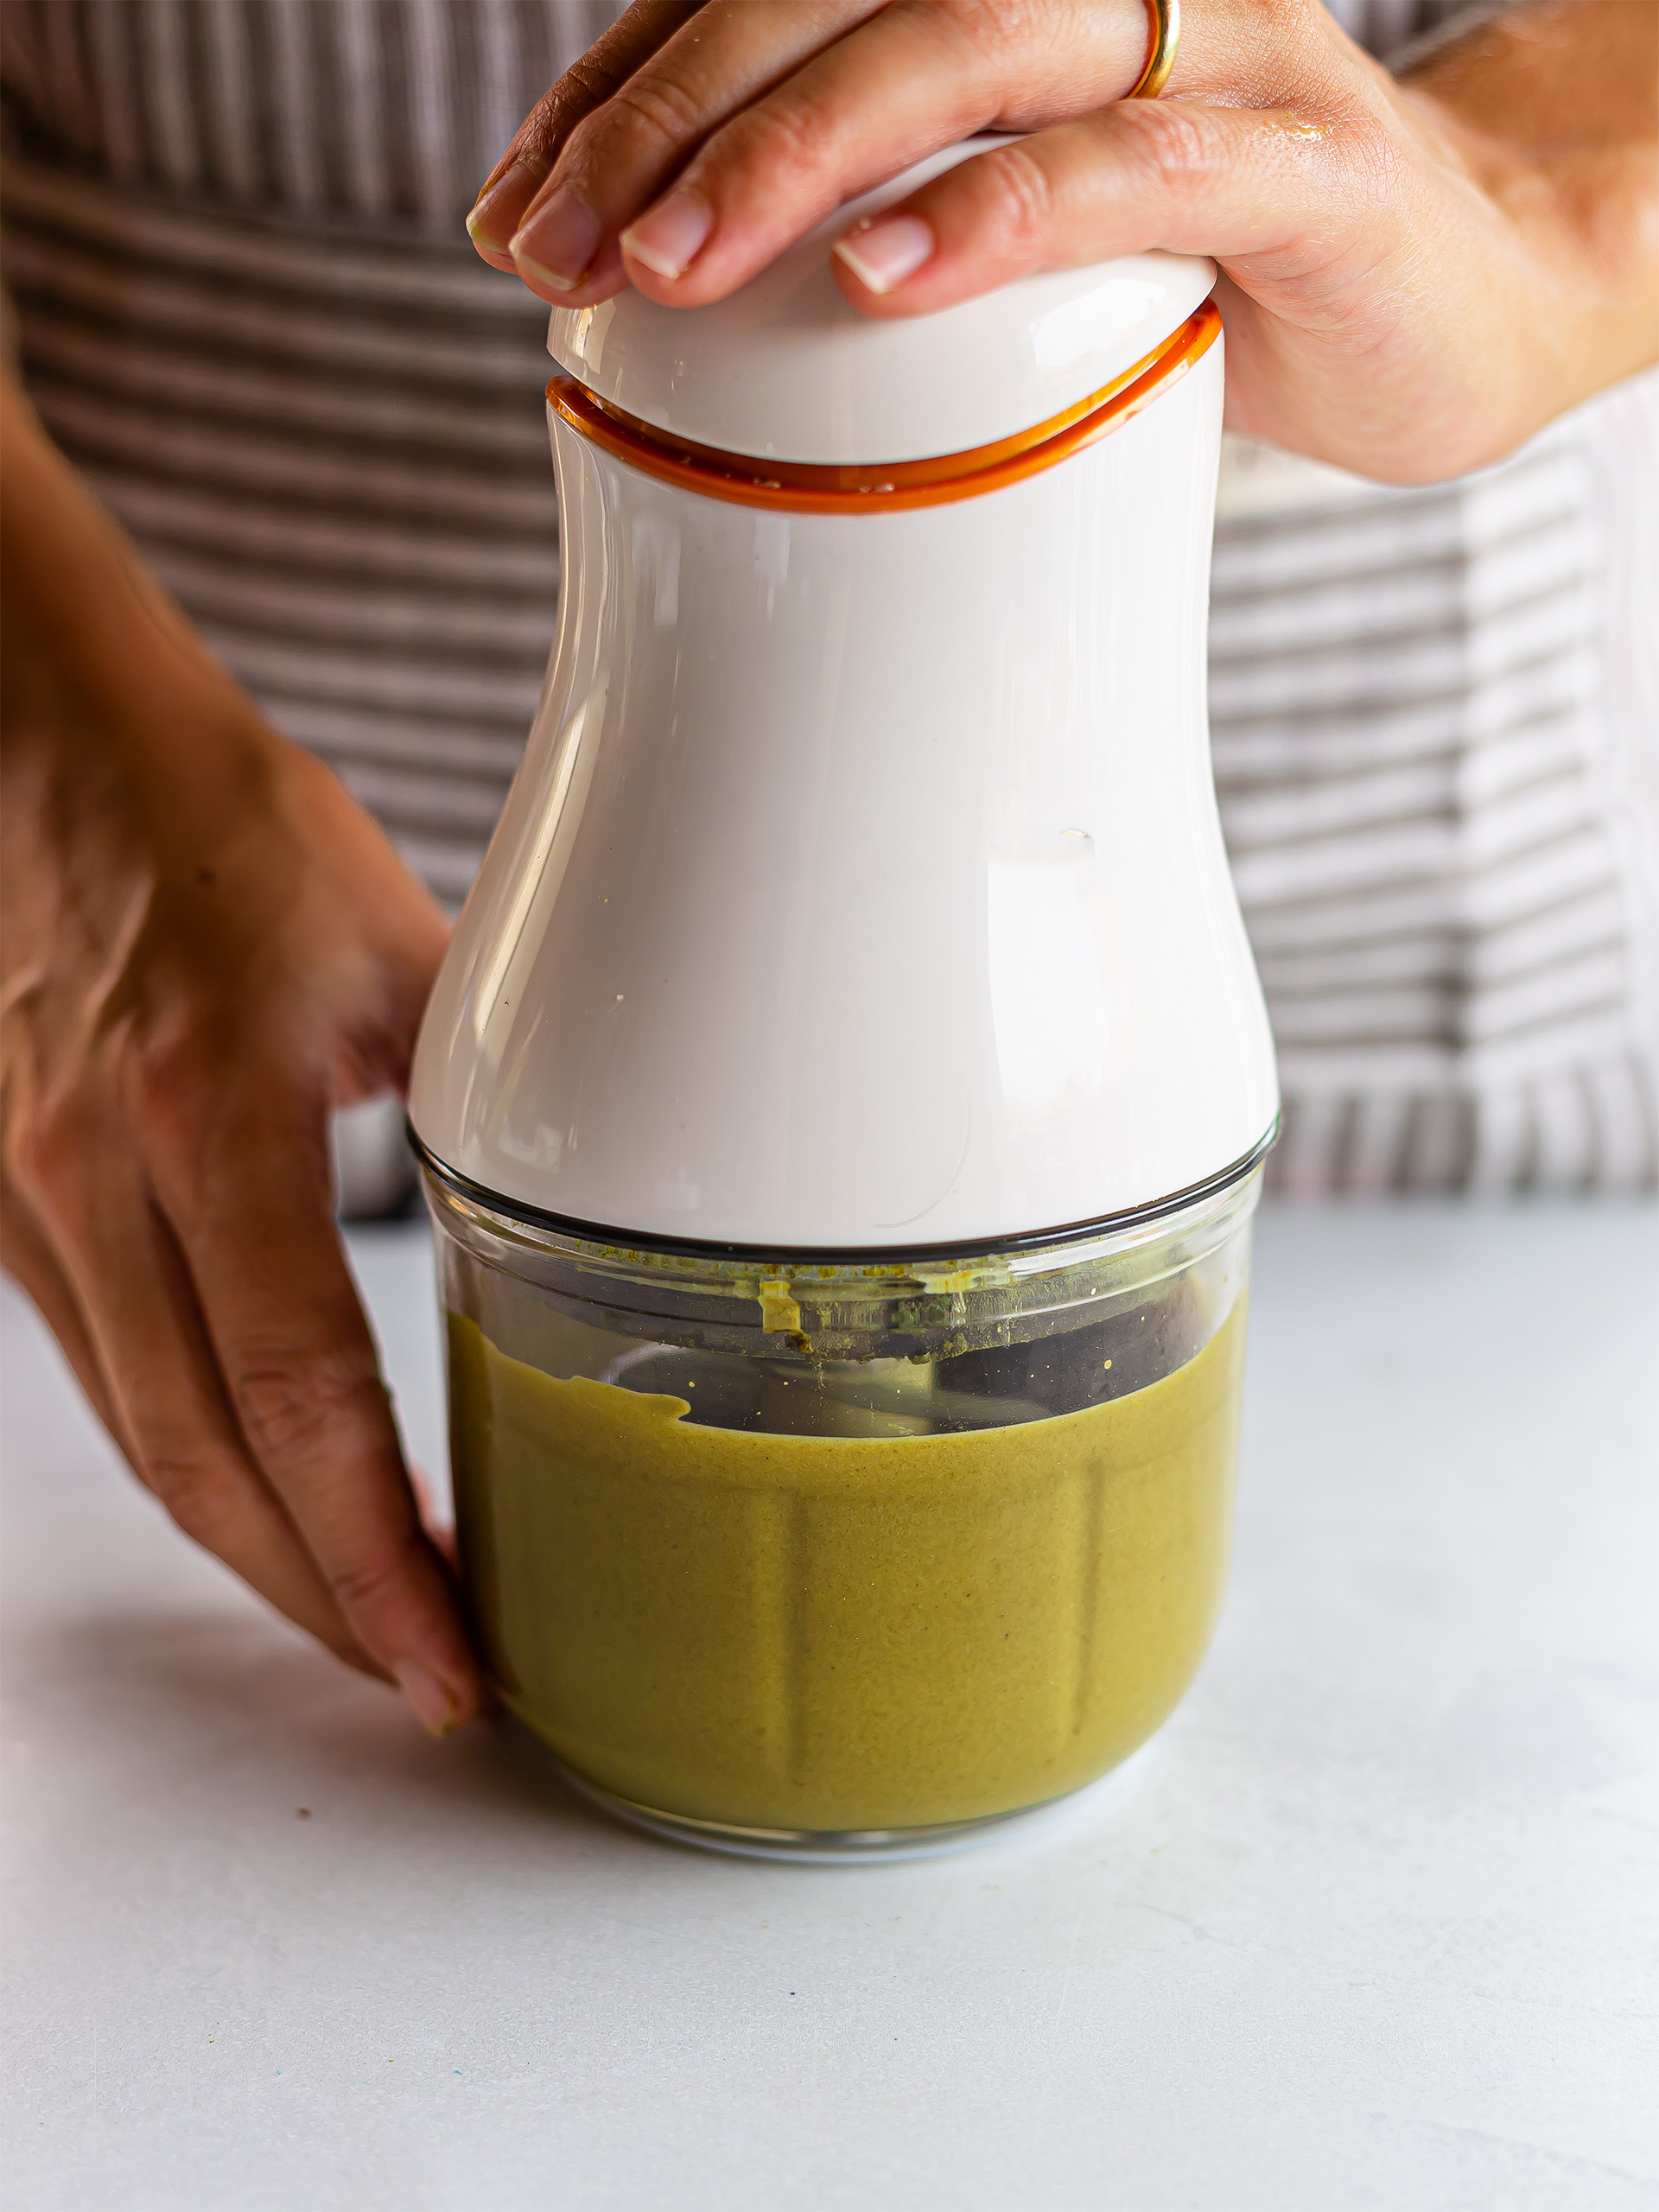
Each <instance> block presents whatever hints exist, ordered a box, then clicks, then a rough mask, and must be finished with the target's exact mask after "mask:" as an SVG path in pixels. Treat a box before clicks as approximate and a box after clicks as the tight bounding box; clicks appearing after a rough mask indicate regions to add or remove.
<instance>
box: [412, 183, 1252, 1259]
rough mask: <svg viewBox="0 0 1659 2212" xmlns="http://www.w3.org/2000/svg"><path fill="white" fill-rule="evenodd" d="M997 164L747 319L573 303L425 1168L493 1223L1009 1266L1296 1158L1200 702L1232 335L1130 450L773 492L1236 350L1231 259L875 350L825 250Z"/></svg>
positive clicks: (1117, 272) (431, 1043) (945, 327)
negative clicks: (506, 760)
mask: <svg viewBox="0 0 1659 2212" xmlns="http://www.w3.org/2000/svg"><path fill="white" fill-rule="evenodd" d="M974 150H976V149H975V147H974V146H973V144H972V143H970V144H969V146H967V147H963V148H957V149H951V150H950V152H949V153H948V154H945V155H942V156H936V157H935V158H934V159H933V160H932V161H931V162H927V163H924V164H922V165H921V166H920V167H919V168H918V169H915V170H912V171H911V172H910V173H909V174H908V175H906V176H904V177H901V178H899V179H898V180H896V181H894V182H893V184H892V185H890V186H888V187H887V188H885V190H884V191H883V192H880V193H878V194H871V195H870V196H869V198H868V200H866V201H864V202H861V203H860V204H859V205H858V206H856V207H851V208H844V209H842V211H841V213H840V214H839V215H838V216H837V217H836V219H834V221H833V222H832V223H829V224H827V225H825V226H823V228H822V230H821V231H820V232H817V233H815V234H814V235H813V236H812V237H810V238H808V239H807V240H805V241H804V243H803V244H802V245H798V246H797V247H796V248H794V249H793V250H791V251H790V252H789V253H787V254H785V256H784V257H782V259H781V260H780V261H779V263H777V264H774V265H773V267H772V269H771V270H768V271H767V272H766V274H765V275H763V276H762V277H759V278H757V279H755V280H754V281H753V283H750V284H749V285H747V287H745V288H744V289H742V290H741V291H740V292H739V293H738V294H736V295H735V296H734V297H733V298H732V299H730V300H728V301H726V302H721V303H719V304H716V305H715V306H712V307H708V308H697V309H690V310H683V309H682V310H676V309H672V308H664V307H661V306H659V305H657V304H656V303H654V302H651V301H648V300H646V299H645V298H643V297H642V296H639V294H636V293H624V294H622V295H621V296H619V297H618V298H616V299H614V300H611V301H608V302H605V303H604V304H602V305H601V306H599V307H596V308H586V309H581V310H575V311H570V312H564V311H556V312H555V313H554V315H553V317H552V324H551V330H550V340H549V344H550V351H551V352H552V353H553V354H554V356H555V359H556V361H557V362H558V363H559V364H560V365H561V366H562V368H563V370H564V371H565V372H567V373H568V374H569V376H570V377H571V378H575V380H576V385H578V386H580V387H582V388H584V390H585V392H586V394H587V395H588V396H590V397H591V399H592V401H593V402H594V405H593V406H592V407H590V409H589V410H588V418H589V419H588V420H587V421H586V423H585V424H583V425H582V426H579V425H578V423H577V422H576V421H575V420H573V419H570V410H569V409H565V410H561V409H559V408H557V407H555V406H553V405H552V404H550V423H551V431H552V440H553V451H554V458H555V463H556V471H557V477H558V486H559V496H560V505H561V513H562V517H563V586H562V593H561V601H560V609H559V619H558V630H557V638H556V644H555V647H554V650H553V653H552V657H551V660H550V665H549V669H548V673H547V679H546V683H545V685H544V687H543V695H542V699H541V703H540V706H539V709H538V710H537V716H536V720H535V724H534V727H533V729H532V732H531V738H530V742H529V746H528V749H527V751H526V753H525V756H524V761H523V764H522V766H521V767H520V769H519V771H518V777H517V779H516V781H515V782H514V785H513V786H512V792H511V794H510V796H509V798H508V800H507V803H506V806H505V811H504V813H503V816H502V818H501V821H500V823H499V827H498V829H497V830H496V833H495V836H494V839H493V842H492V844H491V846H490V849H489V852H488V855H487V857H486V861H485V862H484V865H483V868H482V871H481V873H480V876H479V879H478V880H477V882H476V884H475V885H474V888H473V891H472V894H471V896H470V898H469V899H467V905H466V907H465V910H464V912H463V913H462V915H461V920H460V923H459V925H458V927H457V929H456V931H455V935H454V942H453V944H451V946H450V949H449V951H448V956H447V957H446V959H445V961H444V963H443V966H442V972H441V974H440V976H439V978H438V981H437V984H436V988H435V991H434V994H433V997H432V1001H431V1004H430V1006H429V1010H428V1013H427V1015H426V1020H425V1023H424V1026H423V1030H422V1033H421V1038H420V1042H419V1046H418V1050H417V1052H416V1062H415V1068H414V1077H413V1083H412V1086H411V1096H410V1122H411V1126H412V1128H413V1130H414V1132H415V1135H416V1141H417V1143H418V1145H419V1147H420V1148H421V1150H422V1151H423V1154H424V1156H425V1157H426V1160H427V1161H428V1164H429V1166H430V1167H431V1168H432V1169H433V1170H434V1172H435V1173H441V1174H442V1175H445V1176H446V1177H448V1178H449V1179H452V1180H453V1181H454V1182H455V1183H456V1184H457V1185H459V1186H461V1188H462V1189H470V1190H471V1191H473V1192H475V1193H476V1194H477V1195H478V1196H480V1198H484V1199H485V1200H486V1203H488V1204H490V1205H494V1206H496V1207H498V1208H504V1209H505V1210H506V1211H509V1212H512V1211H519V1212H521V1213H523V1214H524V1215H525V1216H527V1217H531V1218H538V1217H539V1218H546V1219H548V1220H549V1221H550V1222H551V1223H552V1224H555V1225H559V1226H563V1227H574V1228H577V1229H579V1230H588V1229H596V1230H603V1231H610V1232H616V1233H617V1234H618V1235H620V1236H621V1237H623V1238H624V1239H626V1240H636V1239H637V1240H641V1241H644V1242H645V1243H651V1242H657V1243H670V1244H680V1245H683V1246H686V1247H689V1248H695V1247H697V1246H706V1245H719V1246H724V1247H727V1248H733V1249H760V1250H766V1251H772V1252H779V1253H793V1254H800V1255H811V1254H826V1255H827V1254H848V1253H862V1252H869V1253H881V1252H893V1251H903V1252H906V1253H916V1252H919V1251H926V1250H930V1249H941V1248H943V1249H950V1248H952V1247H954V1248H957V1249H964V1248H977V1249H990V1248H995V1247H1003V1246H1007V1245H1008V1244H1010V1243H1014V1242H1017V1241H1019V1242H1023V1241H1025V1240H1027V1239H1035V1238H1039V1237H1047V1236H1053V1235H1055V1234H1058V1233H1064V1232H1066V1231H1069V1230H1072V1229H1074V1228H1082V1227H1084V1225H1090V1226H1092V1225H1096V1224H1111V1223H1113V1222H1114V1221H1116V1220H1118V1219H1121V1218H1127V1217H1133V1216H1135V1215H1136V1214H1137V1213H1140V1214H1147V1213H1152V1212H1156V1211H1161V1210H1163V1209H1166V1208H1167V1207H1168V1206H1170V1205H1174V1204H1177V1203H1179V1202H1180V1201H1182V1200H1184V1199H1190V1198H1192V1197H1193V1196H1194V1195H1196V1194H1198V1193H1199V1192H1203V1191H1205V1189H1206V1188H1210V1187H1220V1186H1222V1185H1224V1184H1225V1182H1226V1181H1227V1180H1228V1179H1230V1178H1232V1177H1234V1176H1236V1175H1241V1174H1243V1173H1246V1172H1248V1171H1249V1167H1250V1166H1253V1164H1254V1163H1255V1160H1257V1159H1258V1158H1259V1156H1260V1154H1261V1153H1262V1150H1263V1148H1264V1147H1265V1146H1266V1144H1267V1143H1268V1141H1270V1139H1271V1135H1272V1132H1273V1130H1274V1126H1275V1122H1276V1117H1277V1111H1278V1099H1277V1088H1276V1082H1275V1077H1274V1059H1273V1048H1272V1042H1271V1038H1270V1035H1269V1032H1268V1020H1267V1014H1266V1010H1265V1007H1264V1005H1263V1002H1262V994H1261V989H1260V987H1259V984H1258V982H1257V979H1256V976H1255V967H1254V963H1253V962H1252V959H1251V956H1250V951H1249V944H1248V942H1247V940H1246V938H1245V934H1244V930H1243V923H1242V920H1241V918H1240V914H1239V911H1238V906H1237V902H1236V899H1235V897H1234V893H1233V889H1232V884H1231V880H1230V874H1229V870H1228V865H1227V859H1226V855H1225V851H1224V846H1223V842H1222V836H1221V829H1220V824H1219V821H1218V818H1217V809H1216V803H1215V796H1214V791H1213V785H1212V782H1211V768H1210V759H1209V734H1208V724H1207V716H1206V707H1205V620H1206V613H1207V603H1208V588H1209V563H1210V547H1211V531H1212V518H1213V510H1214V496H1215V484H1216V474H1217V455H1218V450H1219V440H1220V424H1221V405H1222V345H1221V341H1220V338H1219V335H1218V331H1215V332H1212V334H1213V336H1214V342H1212V343H1209V344H1208V345H1207V348H1205V349H1204V350H1201V351H1200V352H1199V353H1198V355H1197V357H1196V358H1194V359H1192V360H1191V363H1190V365H1188V366H1186V368H1185V373H1180V374H1177V375H1174V376H1173V377H1168V378H1164V380H1163V381H1162V382H1161V383H1157V379H1156V378H1154V383H1157V389H1156V390H1155V391H1154V396H1153V397H1151V398H1150V400H1149V401H1148V402H1147V404H1144V405H1143V406H1141V409H1140V411H1138V412H1132V413H1129V414H1128V416H1127V417H1126V418H1125V419H1122V420H1119V421H1117V422H1116V427H1114V428H1112V429H1110V431H1109V435H1096V436H1092V437H1088V438H1084V440H1083V441H1082V442H1080V443H1078V444H1077V447H1076V448H1075V449H1074V450H1071V451H1069V453H1068V454H1067V455H1066V457H1065V458H1062V459H1058V460H1054V461H1052V462H1051V463H1050V465H1046V466H1038V465H1032V466H1028V467H1026V468H1025V469H1024V471H1023V473H1021V472H1020V471H1019V470H1015V471H1014V472H1012V473H1010V472H1008V471H1006V470H1005V471H1004V472H1003V473H1002V475H1001V478H998V477H997V476H996V475H995V472H992V478H991V480H990V487H989V488H981V489H976V490H974V491H972V492H971V493H970V495H969V496H948V497H940V498H937V499H931V501H930V502H929V503H912V504H910V505H905V504H903V503H902V502H901V501H899V500H898V499H895V497H894V495H893V489H892V487H890V486H889V487H887V489H886V490H885V491H884V490H883V488H882V487H881V486H880V485H878V486H876V487H875V488H874V490H873V491H867V494H866V496H864V497H863V498H862V499H861V501H853V502H849V501H847V500H844V499H843V500H842V502H841V503H840V505H833V503H832V505H833V511H825V503H824V502H823V501H819V502H818V505H817V508H816V509H815V508H814V506H813V504H812V502H811V500H810V499H806V498H804V497H800V496H799V495H798V494H795V493H791V488H790V486H789V484H788V483H787V482H785V481H782V480H778V481H775V482H773V481H772V480H769V479H767V477H766V464H767V463H768V462H775V463H776V464H778V466H779V468H780V469H781V470H782V471H783V474H784V476H785V477H789V476H790V475H791V474H792V473H793V472H792V471H791V467H790V465H791V464H807V465H809V467H810V466H811V465H817V467H821V468H823V467H839V468H842V469H862V470H864V471H865V477H864V479H863V481H864V482H865V483H866V485H867V486H868V471H869V470H870V469H871V468H872V467H875V468H878V469H879V468H880V467H888V466H891V467H893V468H894V470H895V482H897V481H898V480H899V479H901V478H903V477H904V475H905V474H906V464H914V463H916V462H918V461H932V460H935V459H937V458H938V457H940V456H950V455H959V454H965V455H967V456H968V460H969V462H976V455H977V458H978V460H979V461H982V460H983V458H984V456H983V454H982V453H981V452H980V451H979V449H982V448H987V447H990V448H995V447H996V446H997V444H998V442H999V441H1002V442H1015V443H1017V442H1018V441H1019V440H1020V438H1021V437H1025V436H1028V435H1030V434H1031V433H1032V432H1033V429H1034V428H1035V427H1036V426H1049V427H1052V425H1053V424H1055V423H1065V422H1066V421H1068V420H1071V419H1073V418H1076V417H1077V416H1079V413H1080V410H1081V412H1082V413H1083V414H1084V415H1085V416H1087V414H1088V408H1087V403H1091V402H1092V400H1093V399H1094V398H1096V397H1097V396H1098V395H1100V394H1101V393H1102V392H1103V391H1111V390H1112V389H1114V388H1115V387H1122V386H1124V385H1125V383H1126V379H1128V378H1129V376H1130V372H1134V371H1136V370H1137V367H1138V365H1144V364H1145V362H1146V361H1147V358H1148V357H1149V356H1154V355H1157V353H1158V352H1159V349H1160V347H1164V346H1166V344H1167V341H1169V340H1171V339H1172V335H1173V334H1178V333H1179V332H1180V331H1181V330H1182V329H1183V328H1184V327H1187V326H1189V325H1191V324H1192V322H1193V321H1195V319H1196V318H1197V317H1198V316H1201V315H1205V314H1207V315H1209V317H1210V323H1211V326H1213V325H1214V322H1215V318H1214V315H1213V310H1209V309H1205V307H1204V302H1205V300H1206V298H1207V296H1208V294H1209V292H1210V290H1211V287H1212V285H1213V283H1214V276H1215V272H1214V270H1213V268H1212V267H1211V264H1208V263H1207V262H1203V261H1199V260H1195V259H1191V258H1186V257H1175V256H1169V255H1161V254H1147V255H1141V256H1136V257H1131V258H1128V259H1122V260H1118V261H1113V262H1108V263H1104V264H1099V265H1096V266H1095V267H1092V268H1085V269H1075V270H1058V271H1052V272H1047V273H1045V274H1043V275H1039V276H1037V277H1030V278H1027V279H1026V280H1024V281H1022V282H1020V283H1016V284H1014V285H1012V286H1010V287H1008V288H1007V289H1004V290H1001V291H999V292H996V293H994V294H992V295H990V296H988V297H986V298H983V299H980V300H976V301H971V302H965V303H963V304H962V305H960V306H957V307H955V308H947V309H945V310H944V311H942V312H940V313H938V314H936V315H928V316H919V317H909V318H903V319H895V320H887V321H881V320H874V319H870V318H867V317H864V316H861V315H859V314H858V313H856V311H855V310H854V309H853V308H851V307H849V305H848V304H847V303H846V302H845V301H844V300H843V299H842V296H841V294H840V293H839V291H838V290H837V289H836V285H835V283H834V282H833V279H832V277H831V275H830V270H829V244H830V242H831V240H832V239H833V238H834V237H835V236H836V235H839V233H840V232H841V231H842V229H843V228H844V227H845V226H847V225H848V224H849V222H851V221H852V220H854V219H856V217H857V215H858V213H860V212H861V209H873V208H875V207H880V206H881V205H882V204H884V203H886V202H888V201H891V200H893V199H894V198H896V197H898V196H899V194H902V193H904V192H906V191H908V190H911V189H913V188H914V186H915V184H916V183H917V182H918V181H919V180H920V179H921V178H923V177H925V176H926V175H930V174H931V173H934V172H935V171H937V169H938V168H940V167H942V166H944V164H945V163H946V162H950V161H951V160H955V159H960V158H962V157H963V155H964V154H967V153H969V152H972V151H974ZM551 389H553V388H550V390H551ZM581 396H582V395H581V393H580V392H579V393H578V397H581ZM629 418H632V427H631V428H630V429H628V430H627V434H626V435H619V436H617V437H616V438H613V439H609V440H608V441H607V439H606V438H605V437H604V436H603V435H595V434H594V425H595V424H597V425H598V429H599V431H600V432H601V434H602V433H603V432H604V430H605V426H606V424H607V423H621V424H624V425H627V424H628V423H629ZM1089 419H1090V420H1092V419H1094V418H1093V417H1092V416H1090V417H1089ZM642 433H643V434H644V435H645V439H646V440H647V442H648V441H649V439H650V437H651V435H652V434H657V435H659V436H660V437H661V438H662V439H664V440H665V441H669V442H675V441H677V442H680V444H681V446H682V447H683V448H686V449H689V450H691V451H693V452H695V450H696V449H697V448H707V449H712V450H713V454H714V456H715V461H716V463H717V462H718V459H719V456H720V455H721V454H725V455H727V456H728V457H729V467H730V469H731V471H732V474H733V478H734V480H737V479H739V478H741V480H743V482H744V483H746V484H747V485H749V486H753V485H754V484H755V483H756V482H757V481H758V482H759V484H760V489H759V491H753V489H752V490H751V491H750V493H749V495H748V496H747V498H739V497H735V496H728V491H727V489H726V488H725V486H724V484H723V481H722V480H721V477H720V474H719V472H718V467H714V468H711V467H709V457H708V454H703V455H702V467H701V468H700V469H699V468H693V467H687V468H683V469H680V470H675V469H674V468H673V467H669V468H667V469H664V468H662V467H658V466H656V465H654V464H652V463H651V462H650V460H649V456H648V455H647V457H646V460H645V461H641V460H640V459H639V455H638V453H637V452H636V451H635V450H633V449H631V448H630V447H629V443H628V440H629V438H630V437H632V439H633V441H634V446H635V448H639V440H640V435H641V434H642ZM641 449H642V450H643V448H641ZM921 473H922V474H927V472H926V471H923V472H921ZM935 473H938V472H935ZM949 473H950V472H949V470H945V471H944V474H947V475H948V474H949ZM970 477H971V472H970ZM964 480H970V478H969V479H964ZM958 488H959V487H958Z"/></svg>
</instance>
